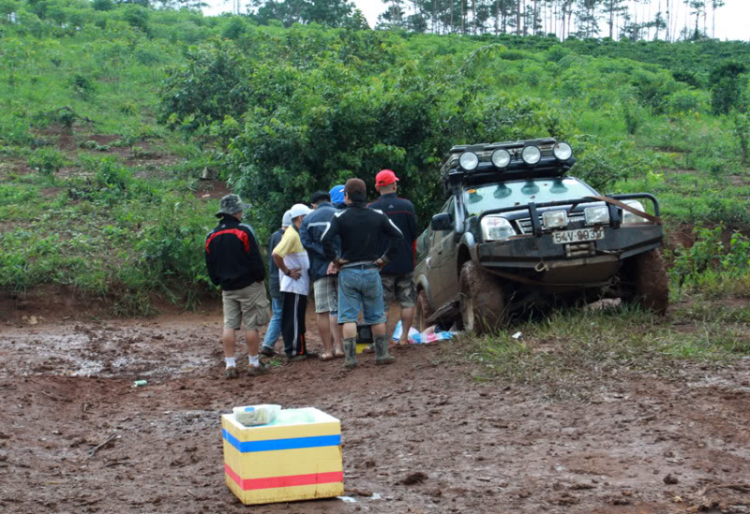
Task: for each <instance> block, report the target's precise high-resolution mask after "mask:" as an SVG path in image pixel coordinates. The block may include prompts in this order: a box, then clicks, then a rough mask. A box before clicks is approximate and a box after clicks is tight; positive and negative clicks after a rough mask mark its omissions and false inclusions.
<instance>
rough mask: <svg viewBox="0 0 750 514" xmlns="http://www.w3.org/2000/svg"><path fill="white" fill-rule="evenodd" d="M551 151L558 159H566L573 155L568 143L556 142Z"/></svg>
mask: <svg viewBox="0 0 750 514" xmlns="http://www.w3.org/2000/svg"><path fill="white" fill-rule="evenodd" d="M552 153H553V154H555V157H556V158H557V160H559V161H567V160H568V159H570V158H571V157H573V149H572V148H571V147H570V145H569V144H568V143H557V144H556V145H555V147H554V148H553V149H552Z"/></svg>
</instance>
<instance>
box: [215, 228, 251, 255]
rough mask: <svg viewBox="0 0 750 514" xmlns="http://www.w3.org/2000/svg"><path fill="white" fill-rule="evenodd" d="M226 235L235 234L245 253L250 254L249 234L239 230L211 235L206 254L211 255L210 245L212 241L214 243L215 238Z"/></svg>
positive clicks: (221, 231) (228, 230)
mask: <svg viewBox="0 0 750 514" xmlns="http://www.w3.org/2000/svg"><path fill="white" fill-rule="evenodd" d="M224 234H234V235H235V236H237V237H238V238H239V240H240V241H242V246H244V247H245V252H250V239H249V238H248V237H247V234H245V232H243V231H242V230H240V229H238V228H228V229H226V230H219V231H218V232H214V233H213V234H211V236H210V237H209V238H208V239H207V240H206V253H211V250H209V249H208V245H210V244H211V241H213V240H214V238H215V237H217V236H221V235H224Z"/></svg>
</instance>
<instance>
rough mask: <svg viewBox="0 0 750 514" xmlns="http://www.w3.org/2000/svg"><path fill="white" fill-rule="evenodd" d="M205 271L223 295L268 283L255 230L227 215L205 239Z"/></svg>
mask: <svg viewBox="0 0 750 514" xmlns="http://www.w3.org/2000/svg"><path fill="white" fill-rule="evenodd" d="M206 268H208V276H209V277H211V282H213V283H214V284H215V285H217V286H221V289H222V290H224V291H236V290H237V289H242V288H244V287H247V286H249V285H250V284H253V283H255V282H262V281H263V280H265V278H266V269H265V268H264V267H263V257H261V255H260V248H259V247H258V243H257V242H256V240H255V235H254V234H253V231H252V228H250V226H249V225H245V224H243V223H240V222H239V221H238V220H237V218H235V217H234V216H229V215H225V216H224V217H223V218H222V219H221V221H220V222H219V226H218V227H216V228H215V229H213V230H212V231H211V232H210V233H209V234H208V236H206Z"/></svg>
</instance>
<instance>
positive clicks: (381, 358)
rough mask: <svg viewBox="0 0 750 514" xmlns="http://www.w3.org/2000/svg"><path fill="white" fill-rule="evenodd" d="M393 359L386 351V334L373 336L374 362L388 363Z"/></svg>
mask: <svg viewBox="0 0 750 514" xmlns="http://www.w3.org/2000/svg"><path fill="white" fill-rule="evenodd" d="M395 360H396V359H395V358H393V357H391V355H390V354H389V353H388V336H375V364H390V363H391V362H393V361H395Z"/></svg>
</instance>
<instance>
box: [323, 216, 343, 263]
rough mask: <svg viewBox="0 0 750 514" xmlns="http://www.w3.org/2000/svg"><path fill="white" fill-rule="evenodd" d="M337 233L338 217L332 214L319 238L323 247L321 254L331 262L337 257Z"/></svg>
mask: <svg viewBox="0 0 750 514" xmlns="http://www.w3.org/2000/svg"><path fill="white" fill-rule="evenodd" d="M338 235H339V217H338V216H334V217H333V218H332V219H331V221H329V222H328V225H327V226H326V227H325V228H324V229H323V235H322V236H321V238H320V243H321V246H322V247H323V256H325V258H326V259H327V260H329V261H331V262H334V261H336V260H337V259H338V255H336V240H337V236H338Z"/></svg>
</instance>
